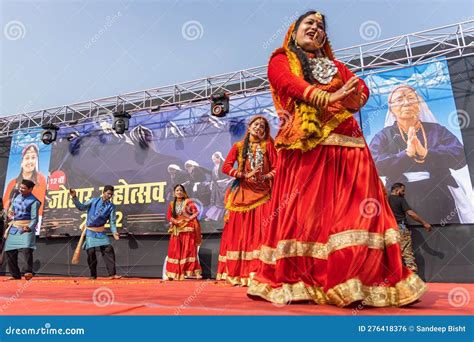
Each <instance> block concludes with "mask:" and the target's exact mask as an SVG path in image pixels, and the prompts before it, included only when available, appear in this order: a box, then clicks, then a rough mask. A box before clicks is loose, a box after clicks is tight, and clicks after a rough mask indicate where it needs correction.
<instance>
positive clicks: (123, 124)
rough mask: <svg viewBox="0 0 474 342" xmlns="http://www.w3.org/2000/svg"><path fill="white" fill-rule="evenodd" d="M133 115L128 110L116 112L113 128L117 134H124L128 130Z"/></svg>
mask: <svg viewBox="0 0 474 342" xmlns="http://www.w3.org/2000/svg"><path fill="white" fill-rule="evenodd" d="M130 118H131V115H130V114H128V113H127V112H115V113H114V124H113V126H112V128H113V129H114V130H115V132H117V134H124V133H125V131H126V130H128V124H129V120H130Z"/></svg>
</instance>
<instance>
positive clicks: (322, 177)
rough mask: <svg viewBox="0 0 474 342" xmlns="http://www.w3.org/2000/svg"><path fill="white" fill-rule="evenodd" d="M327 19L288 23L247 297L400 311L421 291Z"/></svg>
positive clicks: (273, 74) (354, 81) (358, 92)
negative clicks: (265, 202)
mask: <svg viewBox="0 0 474 342" xmlns="http://www.w3.org/2000/svg"><path fill="white" fill-rule="evenodd" d="M325 29H326V26H325V21H324V17H323V15H321V14H320V13H318V12H314V11H310V12H307V13H305V14H304V15H302V16H301V17H300V18H299V19H298V20H297V21H296V22H295V23H294V24H292V25H291V27H290V29H289V31H288V34H287V36H286V38H285V41H284V45H283V47H282V48H279V49H277V50H276V51H275V52H274V53H273V54H272V57H271V59H270V62H269V66H268V78H269V81H270V85H271V91H272V94H273V98H274V103H275V107H276V109H277V112H278V113H279V115H280V117H281V116H283V118H282V117H281V119H282V120H284V123H285V124H284V125H283V126H281V127H280V130H279V132H278V134H277V136H276V138H275V147H276V148H277V150H278V162H277V169H276V177H275V182H274V185H273V190H272V196H273V198H272V208H271V210H272V211H271V212H272V213H274V215H271V217H272V218H273V219H272V220H271V223H270V225H269V231H268V233H267V234H265V239H264V241H263V242H262V247H261V250H260V260H261V263H260V267H259V269H258V271H257V273H256V275H255V277H254V278H253V280H252V282H251V285H250V287H249V290H248V294H249V295H250V296H251V297H253V296H258V297H261V298H264V299H266V300H269V301H272V302H274V303H280V304H283V303H288V302H291V301H301V300H312V301H314V302H315V303H318V304H325V303H327V304H334V305H338V306H346V305H349V304H350V303H352V302H356V301H363V303H364V304H366V305H370V306H402V305H406V304H409V303H412V302H414V301H416V300H417V299H418V298H420V297H421V295H422V294H423V293H424V292H425V291H426V285H425V284H424V282H423V281H422V280H421V279H420V278H419V277H418V276H417V275H416V274H414V273H412V272H411V271H409V270H408V269H407V268H405V267H403V266H402V260H401V254H400V246H399V232H398V228H397V223H396V221H395V219H394V217H393V214H392V213H391V211H390V207H389V205H388V202H387V200H386V198H385V197H384V190H383V187H382V184H381V182H380V180H379V177H378V175H377V171H376V169H375V165H374V162H373V160H372V157H371V155H370V152H369V149H368V147H367V144H366V143H365V140H364V138H363V136H362V132H361V130H360V128H359V126H358V124H357V122H356V120H355V119H354V117H353V115H352V113H354V112H356V111H358V110H359V109H360V107H362V106H363V105H364V104H365V103H366V101H367V98H368V96H369V91H368V89H367V86H366V85H365V83H364V82H363V81H362V80H360V79H358V78H357V77H355V76H354V75H353V74H352V73H351V72H350V71H349V69H348V68H347V67H345V66H344V65H343V64H342V63H341V62H339V61H337V60H335V59H334V56H333V53H332V50H331V47H330V44H329V41H328V39H327V36H326V31H325Z"/></svg>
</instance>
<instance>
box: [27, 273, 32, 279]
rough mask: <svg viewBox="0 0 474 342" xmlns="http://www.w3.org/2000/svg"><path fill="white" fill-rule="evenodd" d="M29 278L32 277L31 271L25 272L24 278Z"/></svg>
mask: <svg viewBox="0 0 474 342" xmlns="http://www.w3.org/2000/svg"><path fill="white" fill-rule="evenodd" d="M31 278H33V273H25V279H26V280H30V279H31Z"/></svg>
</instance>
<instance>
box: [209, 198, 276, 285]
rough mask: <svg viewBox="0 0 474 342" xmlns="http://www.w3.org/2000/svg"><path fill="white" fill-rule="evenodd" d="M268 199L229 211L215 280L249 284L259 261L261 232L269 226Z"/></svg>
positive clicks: (234, 283)
mask: <svg viewBox="0 0 474 342" xmlns="http://www.w3.org/2000/svg"><path fill="white" fill-rule="evenodd" d="M268 211H269V202H266V203H264V204H261V205H259V206H258V207H256V208H254V209H252V210H250V211H246V212H236V211H231V212H230V214H229V219H228V221H227V222H226V224H225V225H224V231H223V233H222V239H221V246H220V250H219V263H218V266H217V277H216V279H217V280H224V279H225V280H227V282H228V283H230V284H232V285H241V286H249V284H250V280H251V278H252V277H253V276H254V274H255V272H256V270H257V268H258V265H259V263H260V261H259V254H260V245H261V237H262V233H263V231H264V230H265V229H268V228H269V224H270V220H269V219H268Z"/></svg>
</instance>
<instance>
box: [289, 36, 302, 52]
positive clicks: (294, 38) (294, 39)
mask: <svg viewBox="0 0 474 342" xmlns="http://www.w3.org/2000/svg"><path fill="white" fill-rule="evenodd" d="M291 39H293V41H294V42H295V46H296V48H297V49H301V47H300V46H299V45H298V42H297V41H296V34H295V33H293V34H292V35H291Z"/></svg>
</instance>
